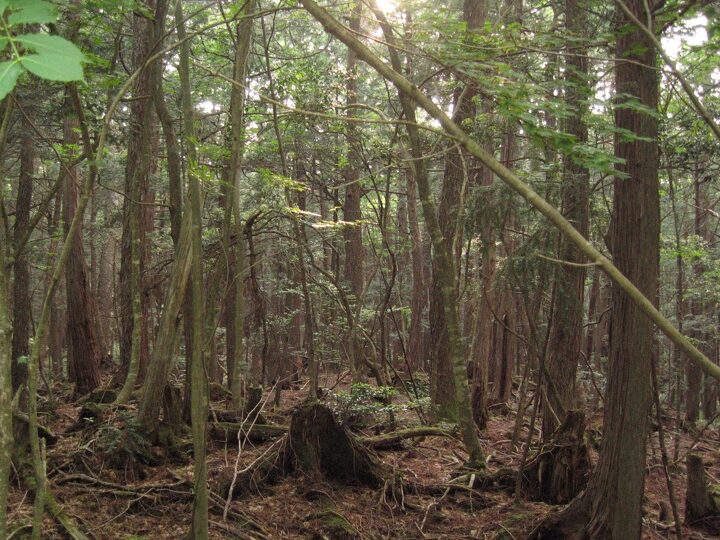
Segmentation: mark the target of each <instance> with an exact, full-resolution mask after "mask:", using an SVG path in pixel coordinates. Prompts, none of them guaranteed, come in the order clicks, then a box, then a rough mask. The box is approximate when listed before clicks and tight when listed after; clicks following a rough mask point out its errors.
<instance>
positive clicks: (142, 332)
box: [119, 0, 165, 393]
mask: <svg viewBox="0 0 720 540" xmlns="http://www.w3.org/2000/svg"><path fill="white" fill-rule="evenodd" d="M146 5H147V7H148V8H149V9H151V10H153V11H154V10H155V8H156V1H155V0H148V1H147V2H146ZM157 15H160V17H157V16H156V19H157V20H158V21H162V20H164V16H165V10H164V9H162V8H161V9H160V10H159V13H158V14H157ZM132 29H133V55H132V58H133V68H134V69H137V68H139V67H140V66H142V65H143V64H144V63H145V61H146V60H147V58H148V56H149V55H150V54H151V53H152V50H153V46H154V45H155V44H156V37H155V25H154V22H153V20H152V19H151V18H149V17H147V16H146V15H144V14H142V13H140V12H139V11H136V12H134V14H133V24H132ZM156 66H157V62H155V63H153V65H152V66H148V67H147V68H145V70H144V71H143V72H142V73H140V75H139V76H138V77H137V78H136V79H135V83H134V85H133V90H132V101H131V104H130V122H129V131H128V151H127V162H126V167H125V193H126V194H127V195H128V196H127V197H126V198H125V199H124V201H123V235H122V250H121V258H120V302H119V303H120V328H121V333H120V365H121V366H122V369H121V371H120V375H126V374H127V375H129V376H130V377H132V378H133V380H132V381H131V383H132V384H133V385H134V383H135V381H136V380H137V376H138V373H139V371H140V366H141V365H142V366H143V369H142V371H143V372H144V371H145V369H146V366H147V363H148V361H149V357H150V351H149V343H148V327H147V313H148V305H147V295H145V294H143V292H142V290H141V289H140V288H141V286H142V281H143V280H142V276H143V272H144V270H145V263H146V262H148V260H149V249H150V247H149V244H148V236H147V232H148V231H147V226H148V220H147V219H146V218H144V217H143V215H144V214H146V212H147V210H146V209H145V208H141V207H140V206H141V205H140V203H146V202H148V201H149V200H150V194H149V174H148V173H149V171H150V166H151V155H150V154H151V152H152V146H153V145H152V144H151V139H152V138H153V137H152V134H153V130H154V123H155V115H154V111H153V92H154V91H155V89H156V87H157V84H156V83H155V82H154V78H155V75H156V71H157V70H156ZM134 214H137V216H135V215H134ZM134 221H135V222H136V224H135V225H133V222H134ZM134 227H137V232H136V235H137V238H135V236H134V235H133V233H132V229H133V228H134ZM133 241H135V242H136V243H137V246H133ZM133 250H137V254H134V253H133ZM136 264H138V265H139V267H138V268H137V269H135V268H133V267H134V266H135V265H136ZM135 271H137V272H138V276H133V272H135ZM135 297H137V299H136V298H135ZM138 302H139V304H138ZM138 305H139V310H140V313H139V314H138V313H136V309H138ZM136 322H138V323H139V324H140V325H141V328H140V329H139V330H137V332H136V331H135V328H134V326H135V323H136ZM136 334H137V336H138V337H139V343H138V344H137V345H136V344H135V343H134V342H133V339H134V338H135V335H136ZM133 353H135V354H136V356H135V357H133ZM133 361H134V362H135V365H133V366H132V374H130V373H129V370H130V366H131V363H132V362H133ZM128 378H129V377H128V376H125V377H124V379H123V380H125V381H126V384H127V379H128ZM131 390H132V388H131ZM121 393H124V392H121Z"/></svg>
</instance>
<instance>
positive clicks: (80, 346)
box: [63, 99, 102, 396]
mask: <svg viewBox="0 0 720 540" xmlns="http://www.w3.org/2000/svg"><path fill="white" fill-rule="evenodd" d="M79 126H80V123H79V121H78V117H77V115H76V113H75V112H74V111H73V108H72V105H71V104H70V101H69V99H68V100H66V111H65V118H64V120H63V142H64V144H66V145H70V146H71V147H72V146H77V145H78V144H79V137H78V134H77V131H78V129H79ZM78 176H79V173H78V170H77V166H72V167H68V168H67V169H66V170H65V173H64V177H65V178H64V180H65V182H64V183H65V188H64V189H65V191H64V199H65V200H64V205H63V217H64V221H65V233H66V234H67V233H68V231H69V228H70V223H71V222H72V219H73V216H74V215H75V212H76V209H77V205H78V185H77V184H78ZM81 225H82V224H81ZM82 237H83V234H82V226H80V227H79V229H78V231H77V234H76V236H75V237H74V238H68V239H67V240H66V241H69V242H72V251H71V253H70V257H69V259H68V261H67V267H66V270H65V283H66V291H67V292H66V298H67V340H68V373H69V375H70V380H71V381H72V382H74V383H75V395H76V396H81V395H83V394H86V393H88V392H91V391H92V390H94V389H95V388H97V387H98V386H99V385H100V359H101V356H102V351H101V350H100V348H99V345H100V344H99V343H98V341H97V336H96V329H97V324H96V321H97V317H98V314H97V308H96V306H95V301H94V298H93V297H92V294H91V291H90V290H89V287H88V282H87V266H86V264H85V254H84V250H83V239H82Z"/></svg>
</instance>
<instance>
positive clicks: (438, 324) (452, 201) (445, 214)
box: [429, 0, 486, 420]
mask: <svg viewBox="0 0 720 540" xmlns="http://www.w3.org/2000/svg"><path fill="white" fill-rule="evenodd" d="M485 11H486V6H485V1H484V0H465V2H464V4H463V21H464V22H465V23H467V28H468V32H472V31H474V30H476V29H477V28H478V27H479V26H480V25H481V24H483V22H484V20H485ZM477 90H478V89H477V85H476V84H475V83H468V85H467V86H466V87H464V88H458V90H456V92H455V96H454V101H455V106H454V111H453V120H454V121H455V122H456V123H457V124H462V123H464V122H465V121H466V120H469V119H471V118H473V117H474V116H475V103H474V99H475V95H476V94H477ZM451 144H452V146H451V148H450V149H449V152H448V154H447V158H446V159H445V172H444V176H443V183H442V191H441V194H440V203H439V205H438V222H439V225H440V232H441V234H442V236H443V249H445V250H446V251H447V256H448V257H449V258H450V259H451V261H452V262H453V263H454V264H453V267H454V268H455V271H457V270H458V268H459V264H458V263H459V261H460V257H459V255H460V252H461V244H462V230H461V228H460V223H461V221H460V216H461V215H462V212H463V208H462V206H463V197H464V188H465V186H466V185H467V183H468V176H469V174H470V171H469V167H468V165H467V161H468V157H467V156H463V155H462V154H461V152H462V150H461V149H460V147H459V146H457V145H456V144H455V143H451ZM435 262H436V261H434V262H433V275H432V283H431V286H430V291H431V292H430V315H429V318H430V333H431V336H432V343H433V351H432V353H433V357H432V361H431V371H430V374H431V375H430V388H431V392H430V394H431V398H432V400H433V404H434V405H435V407H436V410H437V414H438V416H439V418H444V419H447V420H457V418H458V410H457V407H458V403H457V401H456V400H455V385H454V378H453V376H452V370H453V366H452V361H451V359H450V355H449V347H448V343H447V341H448V334H447V329H446V325H447V323H446V321H445V313H444V309H443V307H442V306H443V302H442V299H441V297H442V294H443V293H442V291H441V289H442V285H441V278H440V277H439V273H440V269H439V268H438V267H437V264H435ZM453 281H455V282H456V284H457V279H454V280H453ZM456 289H457V287H456ZM457 294H458V291H457V290H456V291H455V295H456V297H457ZM455 301H457V299H456V300H455Z"/></svg>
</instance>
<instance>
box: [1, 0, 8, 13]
mask: <svg viewBox="0 0 720 540" xmlns="http://www.w3.org/2000/svg"><path fill="white" fill-rule="evenodd" d="M7 7H8V0H0V16H2V14H3V12H4V11H5V10H6V9H7Z"/></svg>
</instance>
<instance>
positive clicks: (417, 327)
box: [405, 167, 428, 368]
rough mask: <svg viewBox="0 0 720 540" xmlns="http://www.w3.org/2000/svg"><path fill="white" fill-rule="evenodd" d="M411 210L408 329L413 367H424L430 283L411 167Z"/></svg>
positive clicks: (409, 194) (410, 361)
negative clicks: (428, 286)
mask: <svg viewBox="0 0 720 540" xmlns="http://www.w3.org/2000/svg"><path fill="white" fill-rule="evenodd" d="M405 185H406V189H407V212H408V225H409V229H410V240H411V242H412V250H411V252H410V256H411V259H412V265H411V266H412V297H411V300H410V328H409V330H408V348H407V350H408V352H407V354H408V362H409V363H410V366H412V367H413V368H420V367H422V366H423V365H424V362H423V356H424V354H425V345H424V337H425V334H424V332H423V324H422V322H423V314H424V312H425V306H427V297H428V295H427V287H426V285H425V283H426V280H425V255H424V253H423V252H424V248H423V239H422V233H421V232H420V220H419V218H418V208H417V185H416V182H415V171H414V169H413V168H412V167H411V168H410V169H408V174H407V181H406V184H405Z"/></svg>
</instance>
